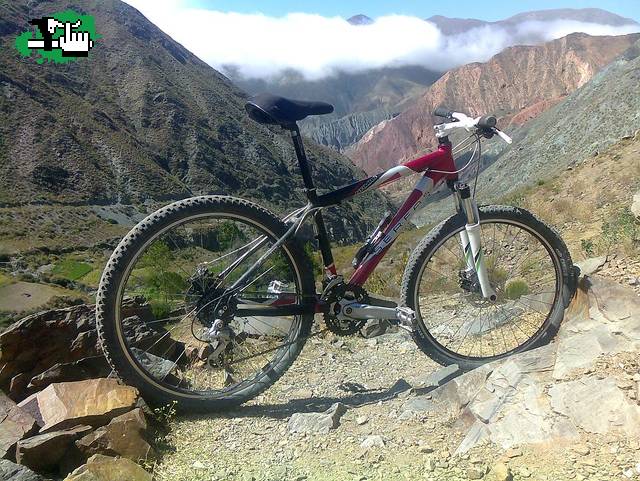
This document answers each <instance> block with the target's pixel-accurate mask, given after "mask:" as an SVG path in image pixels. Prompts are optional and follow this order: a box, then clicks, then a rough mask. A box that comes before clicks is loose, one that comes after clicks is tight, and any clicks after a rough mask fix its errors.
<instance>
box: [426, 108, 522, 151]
mask: <svg viewBox="0 0 640 481" xmlns="http://www.w3.org/2000/svg"><path fill="white" fill-rule="evenodd" d="M433 115H435V116H437V117H443V118H446V119H447V120H449V122H448V123H443V124H439V125H436V126H434V128H435V129H436V136H437V137H444V136H446V135H447V131H449V130H454V129H465V130H466V131H468V132H470V131H472V130H475V132H477V133H479V134H481V135H485V136H487V137H489V138H490V137H492V136H493V134H496V135H498V137H500V138H501V139H502V140H504V141H505V142H506V143H507V144H510V143H511V142H513V140H512V139H511V137H509V136H508V135H507V134H505V133H504V132H502V131H501V130H500V129H498V127H496V124H497V119H496V117H495V116H493V115H484V116H482V117H477V118H475V119H474V118H471V117H469V116H468V115H465V114H463V113H460V112H452V111H451V110H449V109H447V108H445V107H438V108H437V109H436V110H435V111H434V112H433Z"/></svg>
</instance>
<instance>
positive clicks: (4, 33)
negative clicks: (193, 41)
mask: <svg viewBox="0 0 640 481" xmlns="http://www.w3.org/2000/svg"><path fill="white" fill-rule="evenodd" d="M69 6H72V7H73V8H75V9H76V10H79V11H81V12H86V13H88V14H91V15H93V16H94V17H95V22H96V26H97V30H98V33H99V34H101V35H102V38H100V39H99V40H98V41H97V43H96V47H95V49H94V50H93V51H92V52H91V55H90V57H89V58H88V59H81V60H79V61H77V62H71V63H67V64H64V65H58V64H43V65H37V64H36V63H35V62H34V61H33V60H32V59H28V58H21V57H20V55H19V54H18V52H17V51H16V49H15V48H14V41H15V37H16V35H17V34H19V33H20V32H22V31H24V30H27V29H29V28H30V26H29V20H31V19H32V18H36V17H41V16H44V15H47V14H51V13H53V12H56V11H61V10H64V9H66V8H69ZM0 46H1V48H0V88H1V90H2V93H3V95H0V112H2V119H3V121H2V124H1V125H0V145H2V148H1V149H0V182H1V184H2V187H0V206H2V207H14V206H20V205H34V204H49V205H53V206H69V205H73V206H78V205H96V204H99V205H113V204H139V203H142V202H145V201H162V202H166V201H169V200H172V199H178V198H183V197H186V196H189V195H192V194H203V193H211V194H213V193H216V194H233V195H236V196H243V197H248V198H251V199H255V200H257V201H260V202H266V203H267V204H268V205H270V206H271V207H272V208H274V209H277V210H282V209H283V208H284V207H285V206H290V205H291V204H292V203H297V204H299V203H301V202H302V201H303V196H302V192H301V190H300V189H299V188H301V187H302V182H301V179H300V176H299V173H298V169H297V163H296V161H295V155H294V152H293V148H292V146H291V143H290V139H288V138H287V136H285V135H284V134H282V133H281V131H280V129H279V128H267V127H265V126H262V125H259V124H257V123H255V122H253V121H251V120H250V119H249V118H248V117H247V116H246V114H245V112H244V109H243V105H244V100H245V94H244V93H243V92H241V91H240V90H239V89H238V88H237V87H235V86H234V85H233V84H232V83H231V82H230V81H229V80H228V79H226V78H225V77H224V76H222V75H221V74H220V73H218V72H216V71H215V70H214V69H212V68H211V67H209V66H208V65H206V64H205V63H204V62H202V61H201V60H199V59H198V58H197V57H195V56H194V55H193V54H191V53H190V52H189V51H187V50H186V49H184V48H183V47H182V46H181V45H179V44H178V43H176V42H175V41H173V40H172V39H171V38H169V37H168V36H167V35H165V34H164V33H163V32H162V31H161V30H160V29H158V28H157V27H156V26H155V25H153V24H151V23H150V22H149V21H148V20H147V19H146V18H145V17H144V16H142V15H141V14H140V13H139V12H138V11H137V10H135V9H133V8H132V7H130V6H128V5H126V4H125V3H122V2H120V1H117V0H108V1H105V2H101V1H100V2H98V1H92V0H82V1H80V2H74V3H73V4H72V5H71V4H70V3H69V2H66V1H54V2H46V3H37V4H34V3H31V2H26V1H20V2H5V3H2V4H1V5H0ZM308 153H309V155H310V157H311V159H312V166H313V170H314V174H315V177H316V179H317V180H318V183H319V184H320V186H321V187H330V186H331V187H333V186H338V185H342V184H346V183H348V182H349V181H351V180H353V179H355V178H356V177H361V176H362V172H361V171H359V170H358V169H356V168H354V167H353V165H352V164H350V162H349V161H348V160H347V159H345V158H344V157H341V156H340V155H338V154H337V153H335V152H334V151H332V150H331V149H326V148H320V147H317V146H314V145H312V143H310V145H309V146H308ZM381 199H382V198H381V197H379V196H378V197H375V198H372V197H369V198H368V199H364V200H359V201H357V202H356V204H352V205H351V206H345V207H342V208H340V210H339V212H337V213H336V214H335V215H333V217H332V218H333V226H334V232H335V233H336V236H337V237H338V238H339V239H340V238H341V239H343V240H348V239H356V238H358V237H362V236H363V235H364V234H365V231H366V230H367V229H368V227H369V226H370V223H369V221H368V219H367V217H366V215H364V214H362V212H365V211H366V210H367V209H366V206H367V205H371V203H372V202H375V203H376V204H377V203H379V202H380V201H381Z"/></svg>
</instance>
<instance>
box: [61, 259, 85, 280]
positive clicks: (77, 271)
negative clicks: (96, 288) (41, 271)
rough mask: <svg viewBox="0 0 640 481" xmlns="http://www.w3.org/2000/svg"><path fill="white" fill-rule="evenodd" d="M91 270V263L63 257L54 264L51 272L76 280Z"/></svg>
mask: <svg viewBox="0 0 640 481" xmlns="http://www.w3.org/2000/svg"><path fill="white" fill-rule="evenodd" d="M92 270H93V266H92V265H91V264H87V263H86V262H80V261H77V260H74V259H65V260H63V261H61V262H60V263H58V264H56V265H55V267H54V268H53V270H52V271H51V273H52V274H53V275H54V276H56V277H60V278H63V279H68V280H70V281H77V280H78V279H80V278H82V277H84V276H85V275H87V274H88V273H89V272H91V271H92Z"/></svg>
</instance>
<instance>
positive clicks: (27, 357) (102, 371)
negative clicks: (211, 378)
mask: <svg viewBox="0 0 640 481" xmlns="http://www.w3.org/2000/svg"><path fill="white" fill-rule="evenodd" d="M123 315H124V316H125V319H124V321H123V325H124V330H125V334H126V335H127V336H128V337H129V338H130V339H131V342H132V343H135V345H136V346H138V348H140V349H142V350H144V351H146V350H150V352H151V354H157V355H161V356H163V358H165V359H171V360H173V359H176V358H177V357H178V356H179V355H180V353H181V349H182V348H183V346H182V345H181V344H180V343H176V342H175V341H173V340H172V339H171V337H170V336H165V335H164V334H166V330H165V329H164V328H163V327H162V326H161V325H159V324H152V323H151V321H153V320H154V317H153V314H152V312H151V309H150V308H149V307H148V306H147V305H146V304H144V303H143V301H142V300H136V299H131V300H128V301H126V305H125V308H124V309H123ZM45 339H46V342H39V341H40V340H45ZM110 372H111V368H110V367H109V365H108V363H107V362H106V359H105V358H104V355H103V353H102V351H101V349H100V347H99V342H98V335H97V331H96V324H95V309H94V306H89V305H81V306H73V307H69V308H65V309H55V310H51V311H45V312H40V313H37V314H33V315H31V316H28V317H25V318H24V319H21V320H20V321H18V322H16V323H15V324H13V325H12V326H10V327H9V328H8V329H7V330H6V331H4V332H3V333H2V334H0V389H2V390H3V391H5V392H8V393H9V397H11V398H12V399H13V400H15V401H21V400H23V399H24V398H25V397H27V396H29V395H30V394H32V393H34V392H37V391H40V390H42V389H44V388H45V387H47V386H48V385H49V384H52V383H57V382H69V381H81V380H85V379H92V378H98V377H107V376H108V375H109V373H110Z"/></svg>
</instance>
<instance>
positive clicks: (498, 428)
mask: <svg viewBox="0 0 640 481" xmlns="http://www.w3.org/2000/svg"><path fill="white" fill-rule="evenodd" d="M639 348H640V298H639V297H638V296H637V295H636V294H635V293H634V292H633V291H632V290H630V289H628V288H626V287H623V286H620V285H618V284H615V283H613V282H612V281H608V280H605V279H601V278H598V277H593V278H591V277H590V278H583V279H582V281H581V283H580V286H579V289H578V292H577V293H576V297H575V298H574V300H573V302H572V304H571V306H570V308H569V309H568V310H567V312H566V313H565V320H564V322H563V325H562V327H561V329H560V331H559V333H558V336H557V339H556V340H555V341H554V342H553V343H551V344H549V345H546V346H543V347H540V348H538V349H535V350H533V351H528V352H524V353H520V354H516V355H513V356H510V357H508V358H507V359H505V360H500V361H496V362H493V363H490V364H486V365H484V366H482V367H480V368H478V369H476V370H474V371H470V372H467V373H465V374H463V375H461V376H459V377H456V378H455V379H453V380H451V381H449V382H447V383H446V384H444V385H442V386H440V387H437V388H435V389H433V390H431V391H430V392H429V394H428V395H427V394H422V393H421V392H420V391H419V390H416V392H417V393H418V395H417V396H414V397H411V398H409V399H407V401H405V403H404V405H403V407H402V410H403V411H409V412H423V413H433V412H438V413H439V415H442V413H446V414H448V415H449V417H450V419H451V421H453V422H452V424H453V425H454V426H455V427H456V428H457V429H460V430H461V431H462V433H463V440H462V442H461V444H460V445H459V446H458V449H457V453H458V454H462V453H464V452H466V451H468V450H469V449H471V448H472V447H474V446H476V445H477V444H479V443H484V442H491V443H493V444H496V445H498V446H500V447H502V448H504V449H507V448H510V447H513V446H516V445H520V444H528V443H544V442H557V441H562V440H572V439H575V438H578V437H580V436H581V435H582V433H585V432H586V433H598V434H605V433H613V434H615V435H618V436H639V435H640V406H638V404H637V402H636V400H635V399H632V398H631V396H630V394H629V393H630V392H631V391H625V390H624V389H623V388H622V387H624V383H623V382H622V381H624V380H620V379H616V378H615V377H614V375H613V374H608V373H601V374H598V375H594V374H593V371H594V369H595V368H596V362H597V360H598V359H599V358H601V357H602V356H610V355H615V354H618V353H624V352H637V350H638V349H639ZM430 384H432V385H433V384H436V383H435V382H433V383H430ZM621 386H622V387H621ZM634 394H635V393H634Z"/></svg>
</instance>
